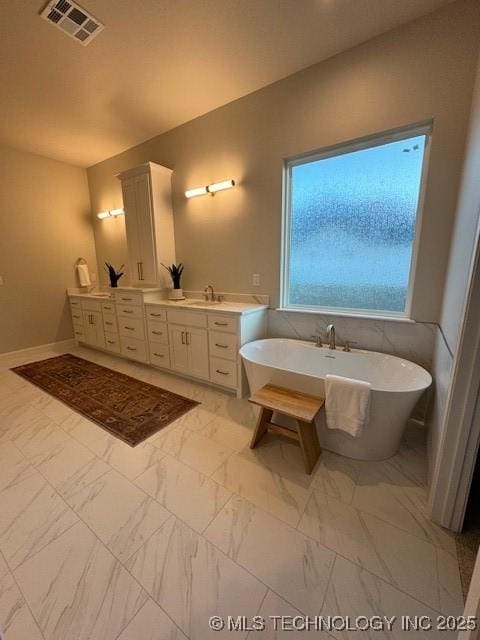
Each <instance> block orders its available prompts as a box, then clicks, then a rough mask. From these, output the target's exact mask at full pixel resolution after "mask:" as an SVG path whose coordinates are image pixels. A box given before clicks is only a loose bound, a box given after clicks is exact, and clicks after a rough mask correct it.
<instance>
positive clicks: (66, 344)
mask: <svg viewBox="0 0 480 640" xmlns="http://www.w3.org/2000/svg"><path fill="white" fill-rule="evenodd" d="M75 345H76V342H75V340H74V339H73V338H70V339H69V340H60V341H59V342H49V343H48V344H39V345H37V346H36V347H27V348H26V349H17V350H16V351H5V352H4V353H0V362H1V361H2V359H3V358H12V357H15V356H22V355H24V356H26V355H28V354H29V353H31V354H32V356H34V355H35V354H37V353H39V352H42V351H45V350H47V349H50V350H53V351H65V350H67V349H73V347H74V346H75Z"/></svg>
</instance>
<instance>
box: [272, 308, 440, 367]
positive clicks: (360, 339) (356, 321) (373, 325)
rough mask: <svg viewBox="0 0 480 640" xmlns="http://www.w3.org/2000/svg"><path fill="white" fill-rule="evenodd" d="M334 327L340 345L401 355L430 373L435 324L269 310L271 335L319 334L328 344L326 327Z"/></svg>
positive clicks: (307, 337) (304, 337) (298, 336)
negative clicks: (349, 344) (346, 343)
mask: <svg viewBox="0 0 480 640" xmlns="http://www.w3.org/2000/svg"><path fill="white" fill-rule="evenodd" d="M329 324H334V325H335V330H336V335H337V342H338V344H340V345H343V344H344V342H345V340H349V341H350V342H351V343H352V344H353V343H354V342H355V343H356V344H355V345H354V347H356V348H359V349H369V350H370V351H380V352H382V353H390V354H392V355H394V356H400V357H402V358H406V359H407V360H411V361H412V362H416V363H417V364H419V365H421V366H422V367H425V368H426V369H427V370H429V371H430V370H431V367H432V358H433V350H434V344H435V336H436V333H437V330H438V327H437V325H436V324H435V323H423V322H403V321H398V320H395V319H392V320H380V319H376V318H371V319H370V318H354V317H351V318H349V317H345V316H332V315H322V314H317V313H301V312H297V311H295V312H292V311H281V310H277V309H269V311H268V336H269V337H271V338H294V339H297V340H313V338H312V336H313V335H318V334H320V335H321V336H322V338H323V340H324V342H325V341H326V337H325V334H326V329H327V325H329Z"/></svg>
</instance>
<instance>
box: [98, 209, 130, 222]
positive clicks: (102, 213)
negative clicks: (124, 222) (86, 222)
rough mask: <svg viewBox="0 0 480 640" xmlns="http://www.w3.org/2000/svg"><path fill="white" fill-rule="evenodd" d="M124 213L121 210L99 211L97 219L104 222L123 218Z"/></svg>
mask: <svg viewBox="0 0 480 640" xmlns="http://www.w3.org/2000/svg"><path fill="white" fill-rule="evenodd" d="M124 213H125V211H124V210H123V209H112V210H111V211H100V213H97V218H99V219H100V220H105V218H116V217H117V216H123V214H124Z"/></svg>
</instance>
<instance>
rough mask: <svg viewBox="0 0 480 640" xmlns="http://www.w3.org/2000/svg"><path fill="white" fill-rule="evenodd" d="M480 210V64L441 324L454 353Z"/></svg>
mask: <svg viewBox="0 0 480 640" xmlns="http://www.w3.org/2000/svg"><path fill="white" fill-rule="evenodd" d="M479 214H480V64H479V66H478V70H477V76H476V83H475V88H474V94H473V101H472V109H471V116H470V126H469V131H468V139H467V147H466V153H465V162H464V166H463V175H462V181H461V185H460V192H459V198H458V206H457V212H456V216H455V224H454V228H453V238H452V246H451V251H450V259H449V265H448V273H447V279H446V282H445V293H444V300H443V306H442V313H441V317H440V325H441V327H442V329H443V333H444V335H445V338H446V340H447V343H448V345H449V347H450V349H451V351H452V352H453V353H455V351H456V349H457V346H458V338H459V333H460V322H461V319H462V316H463V311H464V305H465V297H466V293H467V286H468V283H469V273H470V263H471V261H472V258H473V253H474V250H475V247H476V243H477V242H478V221H479Z"/></svg>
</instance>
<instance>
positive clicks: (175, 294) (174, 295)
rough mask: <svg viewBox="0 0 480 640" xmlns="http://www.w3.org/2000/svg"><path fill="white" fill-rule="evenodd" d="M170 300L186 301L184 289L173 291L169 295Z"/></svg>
mask: <svg viewBox="0 0 480 640" xmlns="http://www.w3.org/2000/svg"><path fill="white" fill-rule="evenodd" d="M168 297H169V299H170V300H184V299H185V296H184V295H183V289H171V290H170V293H169V294H168Z"/></svg>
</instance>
